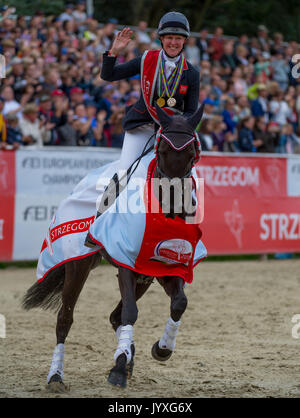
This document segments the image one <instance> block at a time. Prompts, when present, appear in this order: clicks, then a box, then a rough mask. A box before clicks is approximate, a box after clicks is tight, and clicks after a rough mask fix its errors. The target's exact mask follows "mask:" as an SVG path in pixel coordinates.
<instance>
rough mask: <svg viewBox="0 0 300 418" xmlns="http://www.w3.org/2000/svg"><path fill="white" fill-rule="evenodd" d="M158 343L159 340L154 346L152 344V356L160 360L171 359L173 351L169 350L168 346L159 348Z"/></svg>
mask: <svg viewBox="0 0 300 418" xmlns="http://www.w3.org/2000/svg"><path fill="white" fill-rule="evenodd" d="M158 343H159V341H156V343H155V344H153V346H152V350H151V354H152V357H153V358H155V360H158V361H166V360H169V358H170V357H171V355H172V353H173V351H171V350H168V349H167V348H159V345H158Z"/></svg>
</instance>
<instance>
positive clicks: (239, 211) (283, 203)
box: [197, 155, 300, 254]
mask: <svg viewBox="0 0 300 418" xmlns="http://www.w3.org/2000/svg"><path fill="white" fill-rule="evenodd" d="M197 172H198V175H199V176H200V177H203V178H204V191H205V192H204V197H205V203H204V220H203V223H202V230H203V238H202V239H203V242H204V244H205V246H206V247H207V250H208V254H247V253H248V254H250V253H273V252H300V185H299V195H298V196H299V197H297V196H293V197H292V196H288V195H287V159H286V158H275V157H255V156H249V157H243V156H241V157H240V156H238V157H236V156H233V157H228V156H222V155H220V156H208V155H205V156H204V157H203V158H202V159H201V161H200V162H199V164H198V166H197Z"/></svg>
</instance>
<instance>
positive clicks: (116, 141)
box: [110, 107, 125, 148]
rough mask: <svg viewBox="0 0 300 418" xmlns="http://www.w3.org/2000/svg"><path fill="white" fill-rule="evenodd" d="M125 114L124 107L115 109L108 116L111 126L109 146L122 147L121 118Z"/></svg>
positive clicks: (122, 131)
mask: <svg viewBox="0 0 300 418" xmlns="http://www.w3.org/2000/svg"><path fill="white" fill-rule="evenodd" d="M124 116H125V108H124V107H121V108H119V109H117V110H116V111H115V112H114V113H113V114H112V115H111V118H110V123H111V127H112V131H111V146H112V147H114V148H122V146H123V141H124V130H123V127H122V120H123V118H124Z"/></svg>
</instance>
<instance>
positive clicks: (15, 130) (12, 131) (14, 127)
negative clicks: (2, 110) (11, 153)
mask: <svg viewBox="0 0 300 418" xmlns="http://www.w3.org/2000/svg"><path fill="white" fill-rule="evenodd" d="M6 121H7V140H6V143H7V144H8V145H12V146H13V148H14V149H18V148H19V147H20V145H23V144H24V142H23V135H22V132H21V130H20V129H19V126H18V124H19V119H18V117H17V116H16V115H14V114H13V113H11V114H8V115H7V117H6Z"/></svg>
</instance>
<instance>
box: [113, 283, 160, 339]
mask: <svg viewBox="0 0 300 418" xmlns="http://www.w3.org/2000/svg"><path fill="white" fill-rule="evenodd" d="M151 283H152V280H151V278H149V279H145V283H143V282H140V283H137V284H136V289H135V300H136V301H138V300H139V299H140V298H141V297H142V296H143V295H144V294H145V293H146V291H147V290H148V289H149V286H150V285H151ZM122 307H123V304H122V300H120V302H119V303H118V305H117V307H116V308H115V309H114V310H113V311H112V313H111V314H110V317H109V321H110V323H111V325H112V327H113V329H114V330H115V331H116V332H117V329H118V327H119V326H121V325H122V319H121V315H122Z"/></svg>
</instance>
